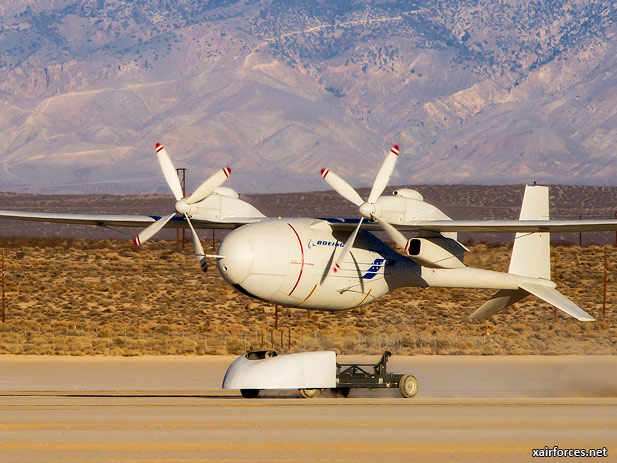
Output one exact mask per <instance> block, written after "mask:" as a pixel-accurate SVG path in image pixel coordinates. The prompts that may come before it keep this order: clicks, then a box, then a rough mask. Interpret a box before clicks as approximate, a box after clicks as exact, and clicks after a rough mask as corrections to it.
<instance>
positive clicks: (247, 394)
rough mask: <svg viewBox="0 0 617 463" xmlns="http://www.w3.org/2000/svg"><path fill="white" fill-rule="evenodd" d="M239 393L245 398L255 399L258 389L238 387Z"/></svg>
mask: <svg viewBox="0 0 617 463" xmlns="http://www.w3.org/2000/svg"><path fill="white" fill-rule="evenodd" d="M240 394H242V397H244V398H245V399H256V398H257V396H259V389H240Z"/></svg>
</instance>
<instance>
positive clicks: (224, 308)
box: [0, 238, 617, 355]
mask: <svg viewBox="0 0 617 463" xmlns="http://www.w3.org/2000/svg"><path fill="white" fill-rule="evenodd" d="M204 245H205V246H206V247H210V246H211V242H204ZM0 246H1V247H4V248H5V250H6V263H5V268H6V311H7V316H6V323H0V353H16V354H20V353H22V354H71V355H144V354H227V353H229V354H233V353H241V352H244V351H246V350H247V349H251V348H253V349H254V348H262V347H263V348H271V347H274V348H277V349H279V350H282V351H294V350H306V349H308V350H310V349H324V348H325V349H334V350H336V351H338V352H340V353H349V354H351V353H354V354H360V353H378V352H380V351H382V350H383V349H386V348H387V349H390V350H392V351H393V352H394V353H396V354H401V355H410V354H419V353H424V354H500V355H503V354H505V355H514V354H549V355H552V354H614V353H615V352H616V348H617V317H616V315H615V311H614V303H615V300H616V298H617V291H616V288H615V278H614V271H615V262H616V261H617V249H615V248H614V247H613V246H605V247H600V246H597V245H590V246H583V247H579V246H574V245H560V246H557V247H554V249H553V260H554V264H555V265H554V271H555V275H556V277H555V278H556V280H557V283H558V289H560V290H561V291H562V292H563V293H564V294H565V295H566V296H568V297H569V298H571V299H572V300H574V301H575V302H577V303H578V304H579V305H580V306H581V307H582V308H584V309H585V310H587V311H589V312H590V313H591V314H593V315H594V316H595V317H596V318H597V319H598V321H597V322H595V323H583V322H578V321H576V320H574V319H573V318H571V317H567V316H565V315H563V314H561V313H557V316H556V318H555V315H554V311H553V308H552V307H550V306H548V304H546V303H544V302H541V301H539V300H537V299H535V298H534V297H529V298H527V299H525V300H523V301H522V302H520V303H518V304H517V305H516V306H515V307H513V308H510V309H508V310H506V311H505V312H504V313H502V314H499V315H497V316H495V317H493V318H492V319H491V320H490V321H470V320H469V319H468V318H467V316H468V315H469V314H470V313H471V312H473V311H474V310H475V309H476V308H477V307H479V306H480V305H481V304H482V303H484V302H485V301H486V300H487V299H488V298H489V297H490V296H491V295H492V292H491V291H485V290H472V291H468V290H446V289H443V290H442V289H417V288H407V289H402V290H397V291H394V292H393V293H391V294H389V295H387V296H385V297H383V298H381V299H378V300H377V301H376V302H375V303H373V304H370V305H367V306H363V307H360V308H358V309H354V310H350V311H345V312H339V313H328V312H315V311H313V312H310V313H308V312H307V311H306V310H299V309H279V321H278V329H275V309H274V307H272V306H269V305H266V304H264V303H262V302H259V301H255V300H252V299H250V298H248V297H246V296H244V295H242V294H240V293H238V292H237V291H235V290H234V289H232V288H231V287H229V286H227V285H226V284H225V283H224V282H223V280H222V278H221V277H220V275H219V274H218V272H217V271H216V269H215V268H214V266H212V267H211V270H210V271H208V272H207V273H206V274H203V273H202V272H200V271H199V270H198V268H197V266H196V264H195V262H194V260H193V258H192V257H190V256H187V255H183V254H182V249H181V248H179V247H177V245H176V243H175V242H173V241H171V242H166V241H161V242H150V243H147V244H146V245H145V246H143V247H142V248H134V247H133V246H132V245H131V243H130V242H129V241H128V240H122V241H119V240H95V239H61V238H45V239H35V238H5V239H2V240H0ZM185 250H186V251H187V252H190V251H191V249H190V245H188V244H187V247H186V249H185ZM471 251H472V252H471V253H470V254H468V256H467V259H466V262H467V263H468V264H469V265H472V266H477V267H483V268H489V269H495V270H501V271H505V270H507V265H508V259H509V255H510V246H509V245H507V244H475V245H472V246H471ZM605 251H606V252H607V256H608V269H609V273H608V284H607V288H608V290H607V305H606V315H603V270H602V268H603V262H604V252H605Z"/></svg>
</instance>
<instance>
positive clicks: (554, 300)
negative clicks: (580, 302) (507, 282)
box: [520, 283, 595, 322]
mask: <svg viewBox="0 0 617 463" xmlns="http://www.w3.org/2000/svg"><path fill="white" fill-rule="evenodd" d="M520 288H521V289H524V290H525V291H527V292H529V293H531V294H533V295H534V296H536V297H539V298H540V299H542V300H543V301H546V302H548V303H549V304H551V305H554V306H555V307H557V308H558V309H559V310H561V311H562V312H565V313H567V314H568V315H571V316H572V317H574V318H576V319H577V320H580V321H582V322H593V321H595V318H593V317H592V316H591V315H589V314H588V313H587V312H585V311H584V310H583V309H581V308H580V307H579V306H577V305H576V304H575V303H574V302H572V301H571V300H570V299H568V298H567V297H565V296H564V295H563V294H561V293H560V292H559V291H557V290H556V289H554V288H551V287H549V286H543V285H536V284H533V283H522V284H521V285H520Z"/></svg>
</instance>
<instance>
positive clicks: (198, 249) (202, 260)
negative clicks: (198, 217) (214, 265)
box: [184, 214, 208, 272]
mask: <svg viewBox="0 0 617 463" xmlns="http://www.w3.org/2000/svg"><path fill="white" fill-rule="evenodd" d="M184 217H185V218H186V221H187V222H188V224H189V227H190V228H191V236H192V238H193V249H195V254H196V256H197V260H198V261H199V265H200V267H201V269H202V270H203V271H204V272H205V271H206V270H208V262H206V253H205V252H204V248H203V246H202V245H201V241H199V236H197V232H196V231H195V229H194V228H193V224H192V223H191V219H189V216H188V215H187V214H184Z"/></svg>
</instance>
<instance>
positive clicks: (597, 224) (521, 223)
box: [323, 218, 617, 233]
mask: <svg viewBox="0 0 617 463" xmlns="http://www.w3.org/2000/svg"><path fill="white" fill-rule="evenodd" d="M323 220H326V221H327V222H328V223H329V224H330V226H331V227H332V228H333V229H334V230H349V231H351V230H353V229H354V228H355V227H356V226H357V225H358V220H359V219H339V218H325V219H323ZM393 225H394V226H395V227H396V228H397V229H398V230H400V231H403V232H405V231H432V232H439V233H444V232H484V233H521V232H522V233H525V232H528V233H534V232H552V233H569V232H603V231H617V220H615V219H607V220H418V221H416V222H414V223H412V224H404V225H399V224H393ZM362 230H368V231H381V227H380V226H379V225H378V224H377V223H373V222H368V223H367V222H365V223H364V224H362Z"/></svg>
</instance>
